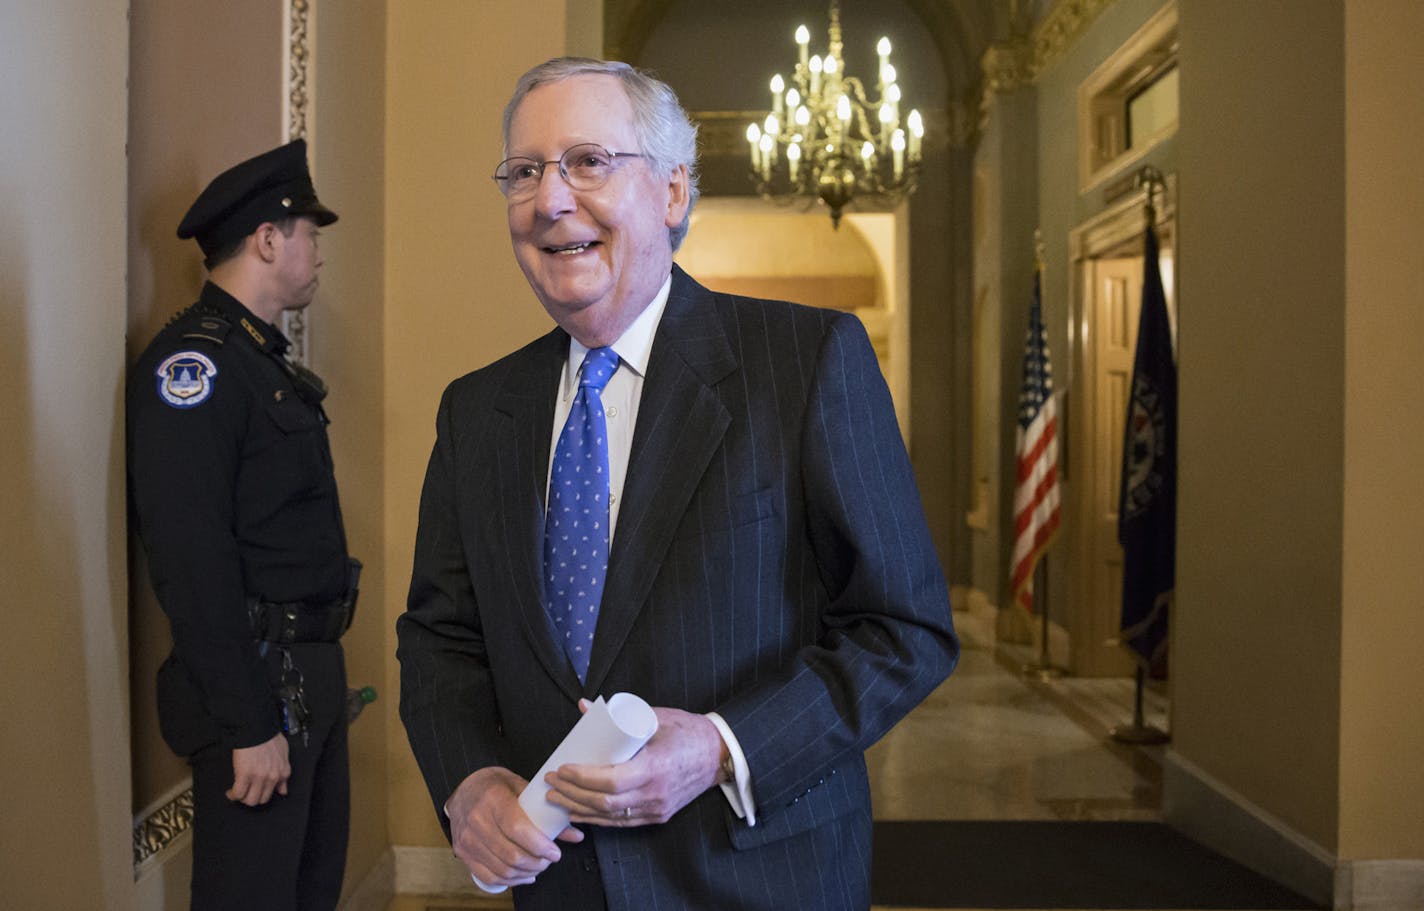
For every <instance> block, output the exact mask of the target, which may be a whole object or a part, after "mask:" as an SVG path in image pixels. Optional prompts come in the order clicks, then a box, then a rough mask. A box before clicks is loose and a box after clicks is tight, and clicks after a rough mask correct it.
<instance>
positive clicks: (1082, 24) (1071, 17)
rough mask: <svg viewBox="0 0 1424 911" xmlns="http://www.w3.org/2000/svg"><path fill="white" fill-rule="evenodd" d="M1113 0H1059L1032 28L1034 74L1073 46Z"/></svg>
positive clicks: (1041, 70)
mask: <svg viewBox="0 0 1424 911" xmlns="http://www.w3.org/2000/svg"><path fill="white" fill-rule="evenodd" d="M1114 2H1115V0H1058V2H1057V3H1055V4H1053V8H1052V9H1050V10H1049V11H1048V15H1046V16H1044V17H1043V21H1042V22H1040V23H1039V24H1038V26H1037V27H1036V28H1035V29H1034V30H1033V37H1032V39H1031V40H1032V41H1033V72H1034V76H1035V77H1036V76H1037V75H1038V74H1039V73H1041V72H1043V71H1044V70H1045V69H1047V68H1048V67H1049V66H1051V65H1052V64H1053V63H1054V62H1055V61H1056V60H1057V59H1058V58H1059V57H1061V56H1063V52H1064V51H1066V50H1067V49H1068V48H1070V47H1072V46H1073V44H1074V42H1076V41H1077V40H1078V36H1079V35H1081V34H1082V33H1083V31H1084V30H1085V29H1087V27H1088V26H1089V25H1092V23H1093V20H1094V19H1096V18H1098V14H1099V13H1101V12H1102V11H1103V10H1105V9H1107V8H1108V7H1109V6H1112V4H1113V3H1114Z"/></svg>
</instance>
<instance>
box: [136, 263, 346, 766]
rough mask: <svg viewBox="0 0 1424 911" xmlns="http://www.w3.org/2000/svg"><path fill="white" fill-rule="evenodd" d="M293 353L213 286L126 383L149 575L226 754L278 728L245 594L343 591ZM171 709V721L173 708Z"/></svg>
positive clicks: (319, 428) (312, 408)
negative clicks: (289, 363) (287, 361)
mask: <svg viewBox="0 0 1424 911" xmlns="http://www.w3.org/2000/svg"><path fill="white" fill-rule="evenodd" d="M287 348H288V342H287V340H286V339H285V338H284V337H283V336H282V334H281V333H280V332H278V331H277V330H276V329H275V328H274V327H272V326H271V325H269V324H268V323H266V322H264V321H262V320H261V319H259V318H258V317H257V316H255V315H254V314H253V313H252V312H251V311H249V310H248V309H247V308H246V307H244V306H243V305H242V304H241V303H239V302H238V301H237V300H236V299H235V298H233V297H232V296H231V295H229V294H227V293H226V292H225V291H223V290H222V289H221V288H219V287H218V286H216V285H214V284H212V283H211V282H210V283H208V284H206V285H205V286H204V288H203V291H202V295H201V297H200V298H199V301H198V303H197V304H195V305H194V306H193V307H191V308H189V309H188V310H186V311H184V312H183V313H181V314H179V316H178V317H177V318H175V319H174V320H173V322H171V323H170V324H169V325H168V326H167V327H166V328H164V329H163V331H162V332H160V333H159V334H158V336H157V337H156V338H155V339H154V341H153V342H152V343H151V344H150V345H149V347H148V349H147V350H146V351H145V352H144V354H143V355H142V356H141V357H140V358H139V361H138V363H137V364H136V365H135V366H134V368H133V371H132V373H131V374H130V376H129V384H128V395H127V400H128V442H129V473H130V483H131V490H132V494H133V502H134V506H135V511H136V513H137V518H138V527H139V532H140V535H141V537H142V539H143V543H144V547H145V551H146V552H147V554H148V558H149V573H150V575H151V577H152V580H153V585H154V589H155V591H156V593H157V595H158V600H159V603H160V604H161V605H162V607H163V610H164V612H165V613H166V614H167V615H168V617H169V620H170V623H171V626H172V631H173V640H174V654H175V656H176V657H177V659H178V660H179V663H180V664H181V665H182V666H183V669H184V670H185V671H186V672H187V674H188V676H189V677H191V679H192V683H193V684H194V686H193V687H192V688H191V689H193V690H194V691H195V694H200V699H201V707H200V708H201V710H202V712H204V713H206V715H207V716H208V717H209V718H210V719H212V720H213V721H216V723H217V727H218V729H219V730H218V731H216V732H214V735H215V737H216V740H217V742H219V743H221V744H222V745H223V746H225V747H228V748H238V747H246V746H254V745H256V744H259V743H263V742H265V741H266V740H268V739H270V738H271V737H273V736H274V735H275V734H276V733H277V731H278V721H277V714H276V712H275V711H274V705H275V703H274V701H273V697H272V692H271V684H270V683H269V681H268V674H267V670H266V666H265V663H264V659H263V657H262V655H261V654H260V652H259V645H258V642H257V641H256V639H255V638H254V635H253V631H252V628H251V626H250V622H249V618H248V610H247V603H248V599H249V597H253V596H255V597H260V598H261V599H263V600H266V601H274V602H286V601H303V600H304V601H309V602H322V601H330V600H332V599H336V598H339V597H341V596H342V595H343V594H344V592H345V590H346V586H347V554H346V538H345V532H344V529H343V527H342V522H341V510H340V505H339V504H338V501H337V494H336V478H335V474H334V472H333V468H332V461H331V450H330V446H329V443H328V440H327V434H326V423H327V420H326V415H325V412H324V411H323V410H322V408H321V407H320V405H318V404H315V403H308V402H306V401H303V400H302V398H301V397H300V396H299V395H298V392H297V385H296V383H295V382H294V380H293V376H292V373H291V371H290V368H288V367H284V361H283V357H282V356H283V354H284V353H285V352H286V350H287ZM161 676H162V675H161V674H160V677H161ZM160 688H161V689H162V686H160ZM163 700H164V697H163V693H162V692H160V703H161V704H160V714H161V715H162V714H163V711H164V709H165V708H166V709H169V710H171V709H172V706H171V705H170V706H164V705H162V703H163ZM194 711H195V712H196V711H198V709H196V708H195V709H194ZM180 714H181V713H180ZM172 727H173V720H172V719H171V718H169V719H164V732H165V737H168V738H169V741H170V745H173V746H174V748H175V749H176V750H178V752H180V753H186V752H189V749H187V748H180V746H181V744H175V743H174V738H173V737H170V736H169V734H170V729H171V728H172ZM180 733H181V732H180ZM179 739H180V740H183V739H187V738H186V737H180V738H179ZM201 745H203V744H201V743H197V744H189V745H188V746H189V747H191V746H201Z"/></svg>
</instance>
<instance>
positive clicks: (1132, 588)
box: [1117, 224, 1177, 670]
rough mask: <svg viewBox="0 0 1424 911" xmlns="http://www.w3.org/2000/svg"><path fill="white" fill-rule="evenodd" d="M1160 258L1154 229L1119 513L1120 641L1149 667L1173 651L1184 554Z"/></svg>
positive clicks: (1173, 380)
mask: <svg viewBox="0 0 1424 911" xmlns="http://www.w3.org/2000/svg"><path fill="white" fill-rule="evenodd" d="M1157 256H1158V253H1157V234H1156V232H1154V231H1153V230H1152V226H1151V225H1150V224H1149V225H1148V227H1147V238H1146V243H1145V254H1144V263H1143V275H1142V315H1141V318H1140V319H1139V321H1138V328H1137V353H1136V356H1135V358H1134V360H1133V365H1132V393H1131V397H1130V399H1129V401H1128V407H1127V426H1126V428H1125V429H1124V433H1123V441H1122V488H1121V491H1120V494H1119V499H1118V514H1117V523H1118V524H1117V538H1118V542H1119V543H1120V544H1122V551H1123V564H1122V625H1121V626H1122V633H1121V638H1120V641H1121V642H1122V643H1123V644H1124V645H1126V646H1127V647H1128V649H1129V650H1131V651H1132V652H1133V654H1134V655H1135V656H1136V658H1137V660H1138V662H1139V663H1140V664H1141V665H1142V666H1143V667H1144V668H1145V669H1148V670H1151V669H1152V667H1153V665H1155V664H1159V662H1160V661H1161V660H1162V659H1163V658H1164V657H1165V654H1166V650H1167V611H1168V608H1169V606H1170V604H1171V600H1172V592H1173V589H1174V587H1175V585H1176V555H1177V367H1176V364H1175V363H1174V362H1173V360H1172V330H1171V327H1170V325H1169V323H1168V321H1167V297H1166V294H1165V293H1164V292H1163V290H1162V271H1161V268H1160V266H1159V264H1158V260H1157Z"/></svg>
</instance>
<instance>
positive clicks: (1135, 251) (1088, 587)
mask: <svg viewBox="0 0 1424 911" xmlns="http://www.w3.org/2000/svg"><path fill="white" fill-rule="evenodd" d="M1146 207H1147V189H1146V188H1145V187H1144V188H1140V189H1135V190H1133V191H1132V192H1131V193H1128V194H1125V195H1124V196H1122V197H1121V198H1119V199H1118V200H1116V201H1114V202H1113V203H1112V205H1110V206H1109V207H1108V208H1106V209H1104V210H1103V211H1102V212H1099V213H1098V214H1097V215H1094V216H1092V217H1091V218H1089V219H1087V220H1086V221H1083V222H1082V223H1080V224H1079V225H1078V226H1077V227H1075V228H1073V229H1072V230H1071V231H1070V232H1069V234H1068V269H1069V277H1068V289H1069V303H1068V351H1069V355H1068V371H1067V372H1068V376H1067V382H1066V384H1065V390H1066V392H1065V396H1067V397H1070V401H1069V402H1068V403H1067V407H1066V408H1065V410H1066V411H1067V425H1068V426H1067V431H1068V433H1067V447H1066V449H1067V452H1066V455H1067V459H1068V461H1069V463H1070V464H1071V465H1073V472H1072V476H1071V477H1072V481H1073V482H1072V483H1070V484H1068V485H1067V490H1066V491H1065V493H1066V494H1067V497H1066V501H1067V502H1066V504H1065V505H1066V507H1067V508H1066V513H1065V516H1064V519H1065V525H1066V528H1065V538H1066V539H1067V543H1068V545H1069V546H1068V554H1069V569H1068V574H1067V575H1068V612H1067V616H1066V620H1067V623H1066V624H1065V627H1066V629H1067V631H1068V635H1069V642H1070V648H1069V655H1070V661H1069V669H1070V670H1071V672H1072V673H1074V674H1077V675H1080V676H1082V675H1084V673H1085V671H1087V670H1089V668H1088V667H1087V666H1086V665H1085V658H1084V656H1085V655H1086V653H1087V652H1088V650H1087V649H1085V648H1083V647H1081V646H1083V645H1084V643H1082V642H1075V641H1074V640H1075V638H1077V637H1081V636H1083V635H1086V633H1085V632H1084V631H1086V630H1089V629H1091V628H1092V624H1091V622H1090V616H1091V611H1092V605H1091V603H1090V602H1091V597H1092V595H1091V592H1092V573H1091V568H1090V567H1089V565H1088V563H1089V561H1090V560H1091V559H1092V540H1093V529H1092V521H1091V517H1090V506H1091V493H1092V491H1091V489H1090V484H1089V483H1085V481H1086V480H1087V479H1088V478H1089V477H1090V473H1091V471H1092V466H1093V464H1094V461H1093V456H1094V454H1095V453H1094V448H1093V447H1094V434H1093V426H1094V419H1095V410H1094V409H1095V395H1096V390H1095V389H1094V388H1093V383H1094V378H1095V377H1096V373H1095V368H1096V364H1095V356H1094V353H1093V344H1094V342H1093V339H1094V335H1093V332H1094V330H1095V327H1094V326H1092V325H1091V320H1092V310H1091V307H1090V306H1089V304H1090V301H1089V295H1090V289H1089V288H1088V284H1087V283H1088V276H1089V273H1090V270H1091V261H1092V260H1096V259H1105V258H1110V257H1120V256H1124V255H1135V256H1138V257H1141V256H1142V246H1141V240H1142V234H1143V229H1144V228H1145V227H1146V224H1145V218H1144V213H1145V210H1146ZM1154 224H1155V227H1156V228H1157V235H1158V240H1159V243H1160V246H1161V248H1162V249H1163V250H1164V251H1171V253H1172V256H1173V259H1174V264H1173V270H1172V281H1173V283H1174V284H1175V282H1176V275H1177V272H1178V269H1177V268H1176V263H1175V259H1176V257H1177V175H1176V174H1168V175H1167V176H1166V178H1165V186H1164V187H1163V189H1162V190H1161V192H1160V193H1159V196H1158V198H1157V200H1156V221H1155V223H1154ZM1173 290H1174V293H1172V294H1171V295H1170V296H1171V298H1172V299H1173V300H1175V298H1176V295H1175V289H1173Z"/></svg>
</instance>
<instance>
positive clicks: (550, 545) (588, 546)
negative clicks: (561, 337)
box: [544, 348, 618, 681]
mask: <svg viewBox="0 0 1424 911" xmlns="http://www.w3.org/2000/svg"><path fill="white" fill-rule="evenodd" d="M617 369H618V355H616V354H614V353H613V349H612V348H591V349H589V352H588V354H587V355H586V356H585V357H584V359H583V369H582V370H581V371H580V374H579V389H578V394H577V395H576V396H575V397H574V404H573V407H572V408H571V409H569V419H568V421H567V422H565V424H564V430H563V432H562V433H560V434H559V442H558V444H557V446H555V448H554V466H553V470H552V472H551V474H550V476H549V511H548V514H547V515H546V516H545V517H544V602H545V606H546V607H547V608H548V611H549V616H550V617H551V618H552V619H553V621H554V628H555V629H556V630H558V632H559V634H560V635H561V636H562V637H563V640H564V651H565V652H567V653H568V656H569V661H570V662H572V663H573V666H574V670H575V671H577V672H578V676H579V680H580V681H582V680H583V679H584V677H585V676H586V675H587V674H588V658H589V653H590V652H592V651H593V628H594V626H595V625H597V623H598V603H599V601H601V600H602V598H603V582H604V579H605V577H606V576H607V575H608V424H607V421H605V420H604V416H603V400H602V399H601V398H600V397H599V393H600V392H601V391H602V390H603V387H604V386H605V385H607V383H608V380H609V379H610V378H612V376H613V372H614V371H615V370H617Z"/></svg>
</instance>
